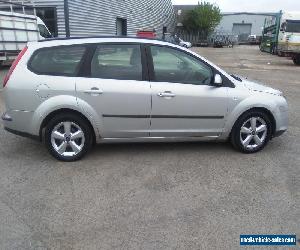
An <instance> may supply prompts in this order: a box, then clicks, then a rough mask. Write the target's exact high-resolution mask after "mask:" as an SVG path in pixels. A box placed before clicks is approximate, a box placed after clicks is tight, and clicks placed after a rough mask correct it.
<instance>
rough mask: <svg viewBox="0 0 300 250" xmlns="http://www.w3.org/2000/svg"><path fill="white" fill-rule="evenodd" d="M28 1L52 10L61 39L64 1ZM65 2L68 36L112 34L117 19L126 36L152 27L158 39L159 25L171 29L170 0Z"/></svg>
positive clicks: (83, 0) (71, 0) (173, 14)
mask: <svg viewBox="0 0 300 250" xmlns="http://www.w3.org/2000/svg"><path fill="white" fill-rule="evenodd" d="M13 1H15V2H21V0H13ZM27 1H30V0H27ZM25 2H26V0H25ZM32 2H34V4H35V5H36V6H39V7H56V10H57V25H58V35H59V36H65V34H66V33H65V17H64V0H33V1H32ZM68 3H69V18H70V34H71V36H97V35H98V36H99V35H115V34H116V18H117V17H119V18H124V19H127V34H128V35H129V36H133V35H135V34H136V32H137V30H138V29H153V28H155V29H156V31H157V34H158V36H159V37H161V35H162V32H163V26H167V27H168V31H173V30H174V28H175V13H174V10H173V6H172V1H171V0H69V1H68Z"/></svg>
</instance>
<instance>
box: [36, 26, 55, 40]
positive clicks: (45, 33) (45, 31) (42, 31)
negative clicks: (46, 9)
mask: <svg viewBox="0 0 300 250" xmlns="http://www.w3.org/2000/svg"><path fill="white" fill-rule="evenodd" d="M38 26H39V32H40V35H41V36H42V37H44V38H51V37H52V35H51V33H50V32H49V31H48V29H47V28H46V27H45V25H42V24H39V25H38Z"/></svg>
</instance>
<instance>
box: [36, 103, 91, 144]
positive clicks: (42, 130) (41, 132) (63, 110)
mask: <svg viewBox="0 0 300 250" xmlns="http://www.w3.org/2000/svg"><path fill="white" fill-rule="evenodd" d="M66 113H69V114H70V113H71V114H75V115H78V116H80V117H81V118H82V119H84V120H85V121H86V122H87V124H88V125H89V126H90V128H91V131H92V133H93V134H92V137H93V143H95V142H96V132H95V128H94V126H93V124H92V122H91V121H90V120H89V119H88V118H87V117H86V116H85V115H84V114H82V113H81V112H79V111H77V110H74V109H70V108H61V109H57V110H54V111H52V112H50V113H49V114H48V115H47V116H46V117H45V118H44V119H43V121H42V123H41V125H40V129H39V138H40V140H41V141H43V140H44V136H45V128H46V126H47V123H49V121H50V120H51V119H53V117H55V116H56V115H58V114H66Z"/></svg>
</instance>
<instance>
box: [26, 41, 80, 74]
mask: <svg viewBox="0 0 300 250" xmlns="http://www.w3.org/2000/svg"><path fill="white" fill-rule="evenodd" d="M85 50H86V47H85V46H74V45H73V46H63V47H54V48H53V47H52V48H45V49H40V50H38V51H37V52H35V53H34V55H33V57H32V58H31V60H30V62H29V68H30V69H31V70H32V71H33V72H35V73H38V74H43V75H58V76H59V75H62V76H75V75H76V74H77V73H78V70H79V65H80V62H81V59H82V57H83V55H84V53H85Z"/></svg>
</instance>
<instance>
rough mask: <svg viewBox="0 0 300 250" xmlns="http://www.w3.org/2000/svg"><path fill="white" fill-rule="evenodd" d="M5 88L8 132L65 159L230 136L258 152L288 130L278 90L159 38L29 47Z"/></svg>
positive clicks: (88, 40)
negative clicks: (118, 147) (103, 147)
mask: <svg viewBox="0 0 300 250" xmlns="http://www.w3.org/2000/svg"><path fill="white" fill-rule="evenodd" d="M3 85H4V86H3V87H4V89H3V93H4V98H5V104H6V112H5V113H4V114H3V115H2V120H3V122H4V127H5V129H6V130H7V131H9V132H12V133H15V134H18V135H22V136H29V137H33V138H37V139H38V140H40V141H43V142H44V143H45V144H46V146H47V148H48V149H49V151H50V153H51V154H52V155H53V156H54V157H56V158H57V159H59V160H63V161H74V160H78V159H80V158H81V157H83V156H84V155H85V154H86V153H87V152H88V151H89V150H90V149H91V148H92V146H93V145H94V144H95V143H103V142H148V141H149V142H150V141H151V142H155V141H191V140H196V141H200V140H220V141H226V140H230V141H231V142H232V144H233V146H234V147H235V148H236V149H238V150H239V151H241V152H244V153H254V152H257V151H259V150H261V149H263V148H264V147H265V145H266V144H267V143H268V141H269V140H270V139H272V138H273V137H276V136H279V135H281V134H282V133H283V132H285V131H286V130H287V126H288V105H287V102H286V100H285V98H284V97H283V95H282V93H281V92H280V91H278V90H275V89H272V88H270V87H266V86H263V85H260V84H258V83H254V82H250V81H248V80H246V79H241V78H240V77H237V76H235V75H229V74H227V73H226V72H225V71H223V70H222V69H220V68H218V67H217V66H216V65H214V64H213V63H211V62H209V61H208V60H206V59H204V58H203V57H201V56H199V55H198V54H196V53H193V52H192V51H190V50H188V49H185V48H182V47H179V46H176V45H174V44H170V43H167V42H163V41H158V40H150V39H139V38H118V37H98V38H72V39H53V40H46V41H40V42H33V43H28V45H27V47H25V48H24V49H23V51H22V52H21V53H20V54H19V56H18V58H17V59H16V60H15V62H14V63H13V65H12V67H11V69H10V70H9V72H8V74H7V76H6V77H5V79H4V84H3Z"/></svg>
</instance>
